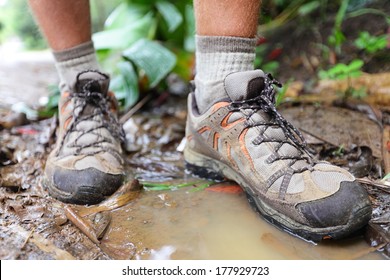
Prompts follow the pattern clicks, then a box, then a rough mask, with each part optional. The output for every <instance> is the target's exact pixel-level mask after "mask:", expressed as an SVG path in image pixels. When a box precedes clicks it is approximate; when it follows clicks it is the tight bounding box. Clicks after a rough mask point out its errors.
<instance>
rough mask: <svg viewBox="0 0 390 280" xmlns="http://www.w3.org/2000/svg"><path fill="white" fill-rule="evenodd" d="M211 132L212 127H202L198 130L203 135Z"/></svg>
mask: <svg viewBox="0 0 390 280" xmlns="http://www.w3.org/2000/svg"><path fill="white" fill-rule="evenodd" d="M209 130H211V128H210V127H208V126H204V127H202V128H201V129H199V130H198V133H199V134H202V133H204V132H206V131H209Z"/></svg>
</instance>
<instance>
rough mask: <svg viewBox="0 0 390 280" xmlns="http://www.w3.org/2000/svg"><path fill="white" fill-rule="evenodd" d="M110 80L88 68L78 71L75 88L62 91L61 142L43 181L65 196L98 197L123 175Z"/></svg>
mask: <svg viewBox="0 0 390 280" xmlns="http://www.w3.org/2000/svg"><path fill="white" fill-rule="evenodd" d="M108 85H109V78H108V76H107V75H105V74H102V73H100V72H96V71H86V72H82V73H80V74H79V75H78V76H77V78H76V82H75V85H74V90H73V91H72V92H64V93H63V94H62V96H61V99H60V102H59V129H58V131H57V143H56V147H55V148H54V150H53V151H52V152H51V153H50V155H49V157H48V159H47V162H46V167H45V174H44V179H43V185H44V186H45V187H46V188H47V189H48V191H49V194H50V195H51V196H53V197H55V198H57V199H59V200H61V201H63V202H67V203H75V204H95V203H98V202H100V201H102V200H103V199H104V198H105V197H106V196H109V195H111V194H112V193H114V192H115V191H116V190H117V189H118V188H119V187H120V186H121V185H122V182H123V180H124V169H123V164H124V160H123V158H122V147H121V143H122V141H124V132H123V130H122V127H121V126H120V124H119V123H118V120H117V116H116V114H117V107H118V106H117V101H116V99H115V97H114V95H113V94H112V93H111V92H109V91H108Z"/></svg>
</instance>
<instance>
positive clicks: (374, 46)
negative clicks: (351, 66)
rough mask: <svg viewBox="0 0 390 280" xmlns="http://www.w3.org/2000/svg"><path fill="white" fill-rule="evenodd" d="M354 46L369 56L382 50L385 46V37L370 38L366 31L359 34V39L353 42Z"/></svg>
mask: <svg viewBox="0 0 390 280" xmlns="http://www.w3.org/2000/svg"><path fill="white" fill-rule="evenodd" d="M355 46H356V47H357V48H359V49H361V50H364V51H366V52H367V53H369V54H373V53H376V52H377V51H380V50H383V49H385V48H386V46H387V35H386V34H384V35H382V36H371V35H370V33H368V32H367V31H364V32H360V33H359V37H358V38H357V39H356V40H355Z"/></svg>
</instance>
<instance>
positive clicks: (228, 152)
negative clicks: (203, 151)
mask: <svg viewBox="0 0 390 280" xmlns="http://www.w3.org/2000/svg"><path fill="white" fill-rule="evenodd" d="M225 150H226V155H227V158H228V160H229V161H230V163H231V164H232V165H233V167H234V168H236V169H237V163H236V161H235V160H234V159H233V158H232V146H230V144H229V143H228V142H226V145H225Z"/></svg>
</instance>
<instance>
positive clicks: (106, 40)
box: [92, 12, 156, 50]
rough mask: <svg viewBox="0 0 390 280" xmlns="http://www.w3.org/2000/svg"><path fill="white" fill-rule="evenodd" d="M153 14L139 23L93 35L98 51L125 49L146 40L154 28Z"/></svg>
mask: <svg viewBox="0 0 390 280" xmlns="http://www.w3.org/2000/svg"><path fill="white" fill-rule="evenodd" d="M155 20H156V19H155V18H153V13H151V12H150V13H148V14H146V15H145V16H144V17H142V18H141V19H139V20H138V21H135V22H133V23H132V24H129V25H125V26H123V27H122V28H117V29H110V30H105V31H101V32H97V33H95V34H93V36H92V39H93V42H94V45H95V48H96V49H97V50H99V49H125V48H128V47H129V46H130V45H131V44H133V43H134V42H136V41H138V40H139V39H141V38H144V37H145V36H146V35H147V34H148V33H149V31H150V28H151V27H154V22H155Z"/></svg>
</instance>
